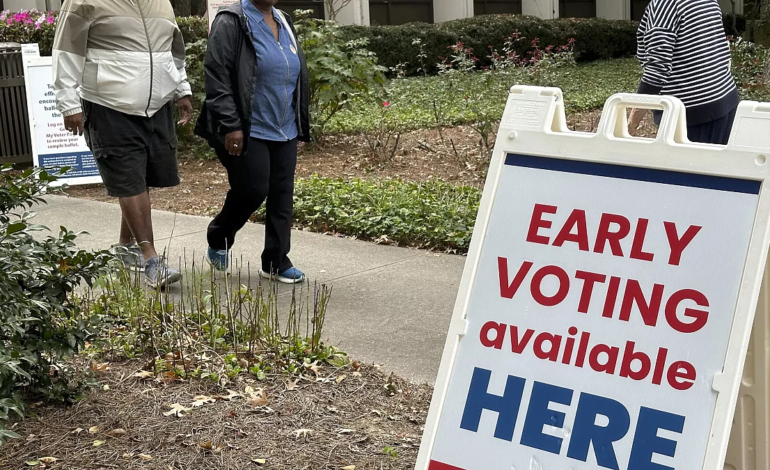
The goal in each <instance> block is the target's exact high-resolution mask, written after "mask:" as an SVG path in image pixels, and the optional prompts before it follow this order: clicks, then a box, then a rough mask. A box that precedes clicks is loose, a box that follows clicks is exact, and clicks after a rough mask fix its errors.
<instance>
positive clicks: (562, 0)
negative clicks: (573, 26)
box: [559, 0, 596, 18]
mask: <svg viewBox="0 0 770 470" xmlns="http://www.w3.org/2000/svg"><path fill="white" fill-rule="evenodd" d="M559 16H560V17H562V18H594V17H595V16H596V0H559Z"/></svg>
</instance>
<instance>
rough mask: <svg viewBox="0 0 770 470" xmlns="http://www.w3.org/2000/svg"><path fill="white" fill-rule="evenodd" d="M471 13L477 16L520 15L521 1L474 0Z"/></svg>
mask: <svg viewBox="0 0 770 470" xmlns="http://www.w3.org/2000/svg"><path fill="white" fill-rule="evenodd" d="M473 13H474V14H475V15H476V16H479V15H497V14H505V13H508V14H512V15H520V14H521V0H475V1H474V2H473Z"/></svg>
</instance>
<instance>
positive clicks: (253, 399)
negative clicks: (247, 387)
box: [246, 388, 267, 408]
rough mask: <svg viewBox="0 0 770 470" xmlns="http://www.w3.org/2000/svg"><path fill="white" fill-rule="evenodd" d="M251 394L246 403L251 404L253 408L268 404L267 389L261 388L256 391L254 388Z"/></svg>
mask: <svg viewBox="0 0 770 470" xmlns="http://www.w3.org/2000/svg"><path fill="white" fill-rule="evenodd" d="M250 395H251V396H250V397H249V398H248V399H247V400H246V403H248V404H249V405H251V406H252V407H253V408H258V407H260V406H267V397H266V396H265V391H264V390H263V389H261V388H260V389H258V390H256V391H254V390H253V389H252V391H251V393H250Z"/></svg>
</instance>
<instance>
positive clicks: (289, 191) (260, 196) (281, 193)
mask: <svg viewBox="0 0 770 470" xmlns="http://www.w3.org/2000/svg"><path fill="white" fill-rule="evenodd" d="M217 156H218V157H219V160H220V161H221V162H222V164H223V165H224V167H225V169H226V170H227V178H228V180H229V182H230V190H229V191H228V192H227V197H226V198H225V205H224V207H222V211H221V212H220V213H219V214H218V215H217V216H216V217H215V218H214V220H213V221H211V224H209V229H208V242H209V246H210V247H211V248H213V249H215V250H225V249H226V250H229V249H230V248H232V246H233V245H234V244H235V234H236V233H238V230H240V229H241V228H243V226H244V225H245V224H246V222H248V221H249V218H250V217H251V215H252V214H253V213H254V212H256V210H257V209H259V207H260V206H261V205H262V203H263V202H264V201H265V198H267V207H266V211H267V220H266V222H265V249H264V251H263V252H262V270H264V271H268V272H272V273H274V274H275V273H282V272H284V271H286V270H287V269H290V268H291V267H292V264H291V261H290V260H289V257H288V254H289V251H290V249H291V225H292V217H291V216H292V210H293V208H294V171H295V169H296V167H297V140H296V139H295V140H291V141H289V142H271V141H266V140H259V139H250V140H249V145H248V149H247V151H246V153H245V154H244V155H240V156H232V155H230V154H228V153H227V151H225V150H223V149H222V150H218V151H217Z"/></svg>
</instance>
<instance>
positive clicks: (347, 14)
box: [326, 0, 369, 26]
mask: <svg viewBox="0 0 770 470" xmlns="http://www.w3.org/2000/svg"><path fill="white" fill-rule="evenodd" d="M346 1H347V0H334V7H335V9H339V11H338V12H337V21H338V22H340V23H342V24H356V25H363V26H369V0H351V1H350V3H348V4H347V5H344V4H345V2H346ZM341 5H344V6H342V7H340V6H341ZM326 6H327V8H326V10H327V11H326V18H330V17H331V15H330V14H329V11H328V6H329V4H328V3H326Z"/></svg>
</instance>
